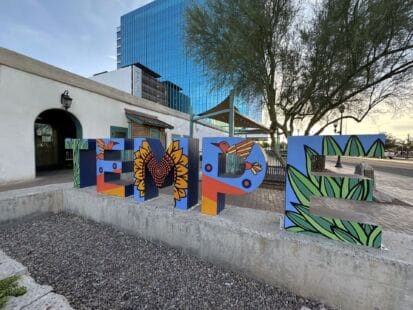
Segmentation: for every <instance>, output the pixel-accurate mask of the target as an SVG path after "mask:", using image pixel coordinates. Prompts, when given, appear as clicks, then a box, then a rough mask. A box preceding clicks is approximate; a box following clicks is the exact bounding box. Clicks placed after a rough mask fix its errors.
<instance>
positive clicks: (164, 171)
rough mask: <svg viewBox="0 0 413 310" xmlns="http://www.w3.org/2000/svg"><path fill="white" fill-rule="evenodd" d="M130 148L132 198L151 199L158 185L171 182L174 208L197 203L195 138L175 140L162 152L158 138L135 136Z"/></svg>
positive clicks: (197, 157) (196, 150) (196, 151)
mask: <svg viewBox="0 0 413 310" xmlns="http://www.w3.org/2000/svg"><path fill="white" fill-rule="evenodd" d="M134 150H135V160H134V173H135V187H134V196H135V200H136V201H145V200H148V199H151V198H154V197H156V196H158V188H162V187H165V186H170V185H173V197H174V201H175V207H176V208H178V209H188V208H190V207H192V206H193V205H195V204H197V203H198V186H199V185H198V184H199V151H198V150H199V146H198V140H197V139H188V138H180V139H175V140H173V141H172V142H171V143H170V144H169V146H168V148H167V150H166V151H165V150H164V148H163V146H162V144H161V142H160V141H159V140H155V139H147V138H136V139H134ZM189 185H191V186H189Z"/></svg>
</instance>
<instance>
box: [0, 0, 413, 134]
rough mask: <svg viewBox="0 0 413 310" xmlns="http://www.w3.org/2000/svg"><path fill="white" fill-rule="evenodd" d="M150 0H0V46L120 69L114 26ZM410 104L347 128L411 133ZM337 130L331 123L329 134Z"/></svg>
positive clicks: (78, 65)
mask: <svg viewBox="0 0 413 310" xmlns="http://www.w3.org/2000/svg"><path fill="white" fill-rule="evenodd" d="M149 2H152V0H0V29H1V31H0V47H4V48H7V49H10V50H13V51H16V52H18V53H21V54H24V55H26V56H29V57H32V58H35V59H38V60H40V61H43V62H46V63H48V64H51V65H54V66H56V67H59V68H62V69H65V70H67V71H70V72H73V73H76V74H79V75H82V76H85V77H90V76H92V75H93V74H94V73H98V72H102V71H106V70H107V71H110V70H114V69H116V27H117V26H119V25H120V17H121V15H123V14H125V13H128V12H130V11H132V10H134V9H136V8H138V7H140V6H142V5H145V4H147V3H149ZM412 108H413V106H409V107H408V108H407V109H406V110H404V111H399V113H392V112H387V113H373V114H371V115H369V116H368V117H367V118H366V119H365V121H363V123H362V124H357V123H355V122H352V121H346V122H345V123H344V130H343V132H344V133H346V134H357V133H358V134H361V133H364V134H367V133H379V132H388V133H391V134H393V135H394V136H396V137H398V138H400V139H406V138H407V135H408V134H410V136H411V137H412V136H413V121H412V112H411V111H412ZM332 132H333V127H331V128H329V129H328V130H327V131H325V134H329V133H332Z"/></svg>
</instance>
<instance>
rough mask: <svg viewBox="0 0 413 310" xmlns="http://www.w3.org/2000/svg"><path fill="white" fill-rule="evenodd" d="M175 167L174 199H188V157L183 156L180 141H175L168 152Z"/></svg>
mask: <svg viewBox="0 0 413 310" xmlns="http://www.w3.org/2000/svg"><path fill="white" fill-rule="evenodd" d="M166 154H168V155H169V156H170V157H171V158H172V160H173V162H174V166H175V170H174V199H175V200H181V199H182V198H185V197H186V190H187V189H188V167H187V166H188V156H186V155H185V154H183V151H182V148H180V146H179V141H173V142H172V143H171V144H170V145H169V147H168V149H167V150H166Z"/></svg>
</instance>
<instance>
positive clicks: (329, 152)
mask: <svg viewBox="0 0 413 310" xmlns="http://www.w3.org/2000/svg"><path fill="white" fill-rule="evenodd" d="M322 154H323V155H326V156H336V155H343V151H342V150H341V147H340V146H339V145H338V143H337V142H336V140H335V139H334V137H332V136H324V137H323V148H322Z"/></svg>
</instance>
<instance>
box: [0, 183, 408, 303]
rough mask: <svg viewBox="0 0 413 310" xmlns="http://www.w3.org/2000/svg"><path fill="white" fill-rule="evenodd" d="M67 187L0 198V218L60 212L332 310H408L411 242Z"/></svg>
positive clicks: (260, 214)
mask: <svg viewBox="0 0 413 310" xmlns="http://www.w3.org/2000/svg"><path fill="white" fill-rule="evenodd" d="M69 186H70V185H69V184H65V185H54V186H44V187H38V188H35V189H29V190H20V192H19V191H10V192H5V193H0V219H1V221H4V220H11V219H17V218H19V217H22V216H29V215H34V214H40V213H42V212H58V211H65V212H68V213H73V214H77V215H80V216H82V217H86V218H88V219H91V220H94V221H96V222H100V223H106V224H109V225H112V226H114V227H116V228H118V229H120V230H123V231H127V232H130V233H133V234H136V235H139V236H142V237H144V238H146V239H148V240H152V241H161V242H164V243H166V244H169V245H170V246H172V247H175V248H180V249H183V250H185V251H188V252H190V253H192V254H194V255H196V256H199V257H202V258H203V259H205V260H208V261H211V262H213V263H215V264H218V265H222V266H224V267H227V268H230V269H232V270H235V271H238V272H241V273H243V274H246V275H248V276H250V277H253V278H256V279H258V280H261V281H265V282H267V283H270V284H273V285H275V286H279V287H283V288H286V289H288V290H291V291H293V292H295V293H297V294H299V295H303V296H307V297H312V298H316V299H319V300H321V301H323V302H325V303H327V304H330V305H333V306H337V307H339V308H340V309H406V310H407V309H409V310H410V309H413V293H412V292H413V255H412V253H413V236H409V235H401V234H395V233H390V232H384V236H383V244H384V245H385V247H386V248H387V250H375V249H369V248H365V247H360V246H351V245H344V244H342V243H338V242H334V241H331V240H328V239H325V238H322V237H315V236H306V235H302V234H296V233H291V232H286V231H284V230H282V229H280V228H279V227H280V224H279V223H280V218H279V215H278V214H276V213H273V212H266V211H257V210H252V209H245V208H238V207H228V208H226V209H225V210H224V211H223V212H222V214H220V215H219V216H217V217H209V216H205V215H202V214H201V213H200V211H199V208H196V207H195V208H193V209H192V210H189V211H181V210H177V209H174V208H173V202H172V200H171V197H170V196H165V195H161V196H160V197H158V198H155V199H153V200H151V201H148V202H145V203H137V202H135V201H134V200H133V198H126V199H121V198H116V197H110V196H104V195H100V194H97V193H96V191H95V188H94V187H90V188H86V189H73V188H69ZM59 187H60V189H59Z"/></svg>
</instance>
